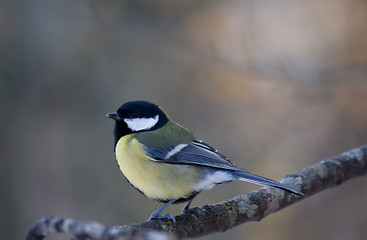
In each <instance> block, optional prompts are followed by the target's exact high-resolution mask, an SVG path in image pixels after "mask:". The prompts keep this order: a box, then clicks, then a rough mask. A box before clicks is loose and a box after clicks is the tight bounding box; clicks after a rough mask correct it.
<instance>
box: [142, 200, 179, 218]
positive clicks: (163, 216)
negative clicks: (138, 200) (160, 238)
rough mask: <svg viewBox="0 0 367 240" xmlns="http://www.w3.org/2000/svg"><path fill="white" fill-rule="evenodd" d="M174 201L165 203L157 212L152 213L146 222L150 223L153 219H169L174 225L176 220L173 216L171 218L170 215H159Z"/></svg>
mask: <svg viewBox="0 0 367 240" xmlns="http://www.w3.org/2000/svg"><path fill="white" fill-rule="evenodd" d="M175 201H176V199H175V200H171V201H169V202H166V203H165V204H164V205H163V206H162V207H160V208H159V209H158V210H157V211H155V212H153V213H152V215H150V217H149V218H148V221H151V220H152V219H154V218H170V219H172V221H173V222H174V223H176V219H175V217H174V216H172V214H170V213H166V214H162V215H160V213H161V212H162V211H163V210H164V209H165V208H166V207H168V206H169V205H171V204H172V203H174V202H175Z"/></svg>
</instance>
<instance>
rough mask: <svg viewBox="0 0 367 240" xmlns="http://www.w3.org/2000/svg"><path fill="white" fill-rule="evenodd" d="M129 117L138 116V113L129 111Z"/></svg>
mask: <svg viewBox="0 0 367 240" xmlns="http://www.w3.org/2000/svg"><path fill="white" fill-rule="evenodd" d="M129 118H139V114H138V113H130V114H129Z"/></svg>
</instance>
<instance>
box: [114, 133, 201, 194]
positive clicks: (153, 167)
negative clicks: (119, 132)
mask: <svg viewBox="0 0 367 240" xmlns="http://www.w3.org/2000/svg"><path fill="white" fill-rule="evenodd" d="M115 152H116V158H117V162H118V164H119V166H120V169H121V171H122V173H123V174H124V175H125V176H126V178H127V179H128V180H129V182H130V183H131V184H132V185H133V186H134V187H136V188H137V189H139V190H140V191H142V192H143V193H144V194H145V195H146V196H147V197H150V198H153V199H159V200H173V199H179V198H188V197H190V196H191V195H192V193H193V188H194V186H195V185H196V184H197V182H198V181H199V180H200V169H199V167H198V166H193V165H175V164H168V163H162V162H157V161H153V160H152V159H150V158H148V157H147V156H146V154H145V151H144V149H143V146H142V145H141V144H140V143H139V142H138V141H137V140H136V139H135V138H133V135H127V136H124V137H122V138H121V139H120V140H119V141H118V142H117V145H116V150H115Z"/></svg>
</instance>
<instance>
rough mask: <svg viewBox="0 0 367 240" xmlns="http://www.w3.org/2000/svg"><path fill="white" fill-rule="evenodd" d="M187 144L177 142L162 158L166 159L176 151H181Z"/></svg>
mask: <svg viewBox="0 0 367 240" xmlns="http://www.w3.org/2000/svg"><path fill="white" fill-rule="evenodd" d="M187 145H188V144H179V145H177V146H176V147H175V148H174V149H172V150H171V151H169V152H168V153H167V155H166V157H165V158H164V159H168V158H170V157H172V156H173V155H175V154H176V153H178V152H179V151H181V150H182V149H183V148H184V147H186V146H187Z"/></svg>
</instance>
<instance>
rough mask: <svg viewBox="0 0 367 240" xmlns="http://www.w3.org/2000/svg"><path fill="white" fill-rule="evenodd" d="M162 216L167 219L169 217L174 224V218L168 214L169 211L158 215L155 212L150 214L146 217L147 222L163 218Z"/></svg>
mask: <svg viewBox="0 0 367 240" xmlns="http://www.w3.org/2000/svg"><path fill="white" fill-rule="evenodd" d="M163 218H168V219H171V220H172V222H173V223H174V224H176V218H175V217H174V216H173V215H172V214H170V213H165V214H160V215H156V214H154V213H153V214H152V215H151V216H150V217H149V218H148V222H149V221H152V220H153V219H163Z"/></svg>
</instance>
